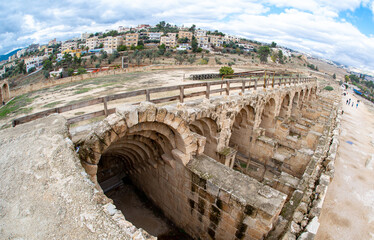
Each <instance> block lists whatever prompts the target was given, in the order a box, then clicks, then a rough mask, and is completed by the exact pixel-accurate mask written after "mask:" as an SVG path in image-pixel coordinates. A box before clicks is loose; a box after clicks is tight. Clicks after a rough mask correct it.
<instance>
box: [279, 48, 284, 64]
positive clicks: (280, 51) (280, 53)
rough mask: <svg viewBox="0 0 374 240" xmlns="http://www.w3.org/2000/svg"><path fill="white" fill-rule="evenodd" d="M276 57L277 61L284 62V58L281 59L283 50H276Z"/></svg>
mask: <svg viewBox="0 0 374 240" xmlns="http://www.w3.org/2000/svg"><path fill="white" fill-rule="evenodd" d="M278 59H279V62H280V63H281V64H283V63H284V60H283V52H282V50H279V51H278Z"/></svg>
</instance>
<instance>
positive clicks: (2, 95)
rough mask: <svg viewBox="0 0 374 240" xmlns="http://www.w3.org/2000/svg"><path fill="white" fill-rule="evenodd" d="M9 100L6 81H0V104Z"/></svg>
mask: <svg viewBox="0 0 374 240" xmlns="http://www.w3.org/2000/svg"><path fill="white" fill-rule="evenodd" d="M9 99H10V90H9V83H8V81H7V80H3V81H0V103H3V102H7V101H8V100H9Z"/></svg>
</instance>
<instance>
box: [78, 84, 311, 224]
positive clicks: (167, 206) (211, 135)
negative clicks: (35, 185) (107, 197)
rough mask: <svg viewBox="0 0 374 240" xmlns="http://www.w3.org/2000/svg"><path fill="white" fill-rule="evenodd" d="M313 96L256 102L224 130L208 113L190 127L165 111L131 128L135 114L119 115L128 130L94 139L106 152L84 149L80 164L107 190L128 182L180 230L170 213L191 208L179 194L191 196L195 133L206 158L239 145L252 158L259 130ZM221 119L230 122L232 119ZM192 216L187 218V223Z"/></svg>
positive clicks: (151, 114)
mask: <svg viewBox="0 0 374 240" xmlns="http://www.w3.org/2000/svg"><path fill="white" fill-rule="evenodd" d="M315 92H316V90H315V89H314V90H313V89H311V90H308V89H306V90H301V91H299V92H296V93H293V92H291V91H290V92H287V93H285V94H284V96H283V97H282V98H281V99H277V98H274V97H271V96H270V97H269V98H268V99H266V101H265V100H262V101H263V102H257V104H256V106H251V105H250V104H247V105H245V106H244V107H243V108H242V109H240V110H239V111H238V112H232V111H231V112H230V114H229V115H234V117H233V118H232V120H230V121H231V122H230V124H231V125H230V126H225V127H222V124H221V123H218V121H222V119H219V118H214V117H212V116H211V115H209V114H206V115H204V117H200V118H198V119H194V121H191V122H188V121H186V119H179V118H178V117H177V115H173V114H172V113H169V112H165V113H164V112H163V111H161V109H157V110H155V109H154V110H152V111H153V112H152V111H149V112H138V110H139V109H137V110H136V112H137V115H136V119H137V120H136V121H135V122H134V123H131V124H130V122H131V121H130V119H129V118H130V117H129V116H130V115H131V114H132V113H130V114H128V113H121V114H117V116H118V118H120V116H122V117H123V116H126V117H125V118H128V119H125V121H124V122H125V123H126V124H127V127H125V128H123V130H121V131H116V132H115V133H114V135H115V136H116V137H108V136H109V135H110V134H107V133H103V134H98V133H96V136H100V137H97V140H96V141H97V142H99V143H98V144H99V145H101V146H103V147H100V148H99V147H98V148H95V147H94V145H95V144H91V146H83V147H82V153H80V154H81V156H82V157H81V159H82V160H83V162H89V163H87V164H86V165H84V166H87V165H90V164H91V165H92V164H94V165H97V170H96V171H94V172H93V173H92V174H91V175H94V176H95V177H96V180H97V183H98V184H100V186H101V187H102V189H103V190H104V191H106V189H105V188H106V187H105V186H106V183H107V182H110V181H111V180H112V179H113V178H115V177H117V178H118V176H120V177H123V176H125V177H128V178H130V179H131V180H132V182H134V183H135V185H136V186H137V187H139V189H141V190H142V191H143V192H144V193H146V195H147V196H148V197H149V198H150V199H151V200H152V201H153V202H155V203H157V206H158V207H159V208H160V209H162V210H163V212H164V213H165V214H166V215H167V217H169V218H170V219H171V220H172V221H173V222H174V223H176V224H177V225H179V224H178V223H180V224H181V225H183V224H182V222H183V221H184V218H183V216H182V217H181V216H175V215H173V214H172V213H173V212H178V211H179V210H178V209H179V208H180V206H179V205H178V204H188V199H185V198H184V195H183V194H181V192H184V191H190V187H189V186H186V184H185V183H184V182H183V181H185V176H186V172H187V170H186V168H185V167H184V165H185V164H186V162H184V161H181V159H182V158H183V157H186V158H188V160H189V159H191V155H192V154H193V153H194V152H195V153H196V152H197V150H196V149H195V151H194V149H193V148H196V147H199V143H197V140H196V139H195V142H193V140H191V139H194V137H193V133H195V134H197V135H201V136H204V137H205V142H204V143H201V144H203V145H204V154H206V155H207V156H209V157H211V158H213V159H216V160H219V158H220V155H219V153H218V149H221V148H222V146H226V147H227V146H231V147H233V146H235V147H237V148H238V150H239V151H241V152H243V153H245V154H249V151H250V150H249V148H248V142H251V141H252V136H254V131H255V130H256V129H265V130H266V131H268V132H269V133H271V129H272V128H274V119H275V118H276V117H277V116H279V117H281V118H287V117H289V116H290V115H291V114H297V112H298V109H300V108H301V107H302V105H303V102H304V101H307V100H310V99H311V98H313V95H315ZM279 102H281V103H280V104H279ZM153 108H155V107H153ZM145 109H148V108H145ZM146 111H148V110H146ZM155 112H157V114H156V113H155ZM155 115H157V116H155ZM218 115H219V114H218ZM223 115H224V114H223ZM222 117H225V118H227V119H226V120H228V119H230V116H228V115H225V116H222ZM140 119H143V122H140ZM108 121H109V120H108ZM138 121H139V122H138ZM119 123H123V120H122V119H118V121H117V123H111V124H110V125H111V127H109V128H105V129H108V130H106V131H108V132H110V131H112V130H113V129H117V127H116V126H117V125H118V126H119V125H120V124H119ZM184 125H185V128H184ZM227 127H229V128H230V129H227ZM221 134H223V135H225V134H227V137H228V138H229V139H228V140H227V141H226V142H225V143H222V142H220V141H221V139H222V136H221ZM112 135H113V134H112ZM106 139H110V140H106ZM84 151H86V152H95V154H96V158H98V159H96V160H89V159H85V156H89V155H90V154H88V153H87V154H86V155H85V153H84ZM91 155H92V154H91ZM187 162H188V161H187ZM181 188H186V189H184V190H183V189H181ZM176 202H177V203H178V202H179V203H178V204H177V203H176ZM189 217H190V216H187V215H186V221H187V220H188V218H189Z"/></svg>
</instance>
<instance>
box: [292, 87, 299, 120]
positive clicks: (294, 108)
mask: <svg viewBox="0 0 374 240" xmlns="http://www.w3.org/2000/svg"><path fill="white" fill-rule="evenodd" d="M298 105H299V93H298V92H295V95H294V96H293V99H292V110H291V115H295V114H296V113H297V108H298Z"/></svg>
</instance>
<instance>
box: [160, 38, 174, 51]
mask: <svg viewBox="0 0 374 240" xmlns="http://www.w3.org/2000/svg"><path fill="white" fill-rule="evenodd" d="M162 44H165V46H166V47H167V48H174V47H175V46H177V39H176V37H174V36H173V35H171V36H161V40H160V45H162Z"/></svg>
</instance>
